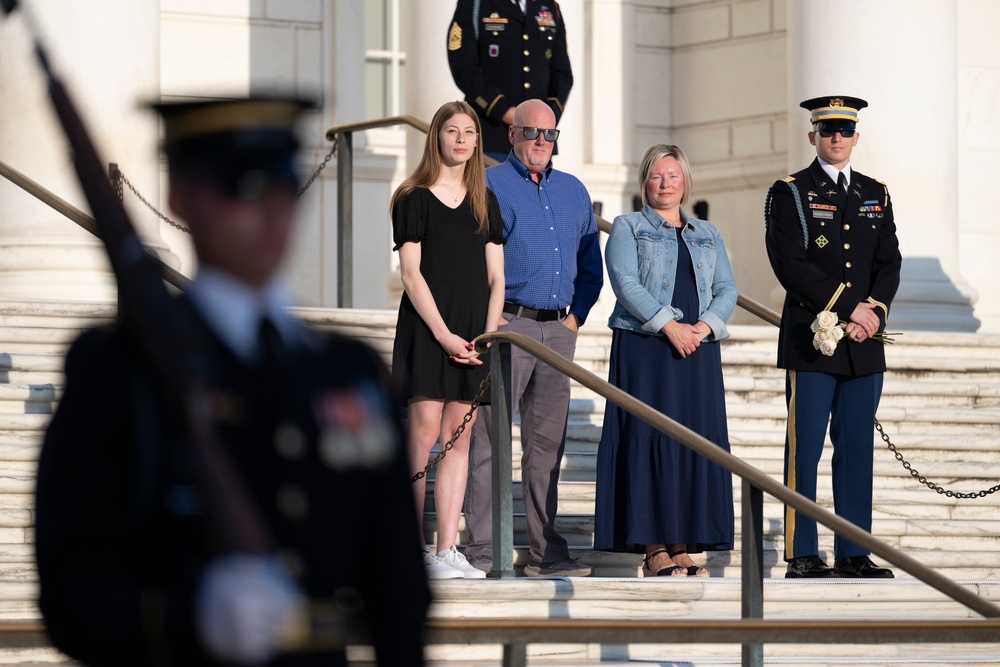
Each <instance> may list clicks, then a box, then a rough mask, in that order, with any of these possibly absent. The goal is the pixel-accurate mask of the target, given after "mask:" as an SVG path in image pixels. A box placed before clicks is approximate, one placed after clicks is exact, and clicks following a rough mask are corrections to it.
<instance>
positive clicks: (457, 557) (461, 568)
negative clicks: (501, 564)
mask: <svg viewBox="0 0 1000 667" xmlns="http://www.w3.org/2000/svg"><path fill="white" fill-rule="evenodd" d="M437 555H438V558H439V559H441V562H443V563H444V564H445V565H447V566H449V567H452V568H454V569H455V571H456V572H460V573H461V574H462V576H463V577H465V578H466V579H485V578H486V573H485V572H483V571H482V570H479V569H476V568H474V567H473V566H472V565H470V564H469V561H467V560H465V555H463V554H462V552H461V551H459V550H458V549H456V548H455V547H454V545H452V547H451V548H450V549H446V550H445V551H439V552H437Z"/></svg>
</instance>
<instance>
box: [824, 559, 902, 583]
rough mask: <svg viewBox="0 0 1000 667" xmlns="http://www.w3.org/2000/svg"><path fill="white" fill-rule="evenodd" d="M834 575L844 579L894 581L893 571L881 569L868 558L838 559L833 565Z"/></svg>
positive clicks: (885, 568)
mask: <svg viewBox="0 0 1000 667" xmlns="http://www.w3.org/2000/svg"><path fill="white" fill-rule="evenodd" d="M833 571H834V573H835V574H836V575H837V576H838V577H841V578H843V579H861V578H864V579H893V578H894V575H893V574H892V570H890V569H889V568H887V567H879V566H878V565H876V564H875V563H873V562H872V559H871V558H869V557H868V556H849V557H847V558H838V559H837V560H836V561H834V563H833Z"/></svg>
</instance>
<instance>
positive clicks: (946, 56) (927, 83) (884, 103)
mask: <svg viewBox="0 0 1000 667" xmlns="http://www.w3.org/2000/svg"><path fill="white" fill-rule="evenodd" d="M918 4H919V10H918V9H917V8H916V7H915V5H914V3H912V2H909V1H908V0H881V1H880V2H869V1H867V0H802V1H798V0H797V1H796V2H789V3H788V67H789V77H788V81H789V99H788V127H789V130H788V132H789V139H788V145H789V150H788V153H789V172H794V171H798V170H800V169H802V168H803V167H804V166H805V165H807V164H808V163H809V162H810V161H811V160H812V159H813V158H814V157H815V156H816V154H815V149H814V148H813V147H812V146H810V145H809V143H808V141H807V140H806V133H807V132H808V131H809V129H810V128H809V117H808V112H806V111H805V110H804V109H801V108H799V106H798V104H799V102H800V101H802V100H805V99H808V98H811V97H818V96H820V95H851V96H855V97H860V98H863V99H865V100H867V101H868V103H869V104H870V107H869V108H867V109H864V110H862V111H861V112H860V114H859V123H858V131H859V135H860V141H859V143H858V146H857V148H855V149H854V153H853V155H852V159H851V165H852V167H854V168H856V169H857V170H858V171H860V172H862V173H864V174H867V175H869V176H872V177H874V178H878V179H879V180H882V181H885V182H886V183H887V184H888V186H889V193H890V195H891V196H892V200H893V208H894V213H895V219H896V226H897V230H898V232H897V233H898V236H899V240H900V247H901V250H902V253H903V270H902V281H901V284H900V287H899V292H898V293H897V295H896V299H895V301H894V302H893V306H892V309H891V311H890V315H889V322H890V328H891V329H892V330H902V331H905V330H913V329H923V330H936V331H975V330H976V329H977V328H978V327H979V321H978V320H977V319H976V318H975V317H973V314H972V304H973V303H974V302H975V300H976V297H977V293H976V290H975V289H973V288H972V287H971V286H970V285H969V284H968V283H967V282H966V281H965V279H964V278H962V276H961V274H960V272H959V267H958V232H959V229H958V149H957V142H958V111H957V103H956V100H957V98H958V74H957V53H958V51H957V10H956V6H955V3H954V2H952V0H921V2H920V3H918ZM928 35H933V39H928V38H927V36H928Z"/></svg>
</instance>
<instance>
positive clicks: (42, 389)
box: [0, 383, 62, 414]
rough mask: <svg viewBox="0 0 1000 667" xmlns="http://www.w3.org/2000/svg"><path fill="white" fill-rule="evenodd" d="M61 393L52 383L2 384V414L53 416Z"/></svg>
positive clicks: (0, 402)
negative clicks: (22, 413)
mask: <svg viewBox="0 0 1000 667" xmlns="http://www.w3.org/2000/svg"><path fill="white" fill-rule="evenodd" d="M61 393H62V389H61V387H59V388H57V387H56V385H54V384H51V383H47V384H0V414H4V413H14V414H17V413H21V412H25V413H35V414H51V413H52V411H53V410H54V409H55V404H56V402H57V401H58V400H59V396H60V395H61Z"/></svg>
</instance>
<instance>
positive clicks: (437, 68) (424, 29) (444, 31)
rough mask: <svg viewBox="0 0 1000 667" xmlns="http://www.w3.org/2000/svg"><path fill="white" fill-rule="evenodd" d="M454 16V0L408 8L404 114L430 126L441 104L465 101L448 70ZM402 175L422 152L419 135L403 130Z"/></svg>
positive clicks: (437, 0)
mask: <svg viewBox="0 0 1000 667" xmlns="http://www.w3.org/2000/svg"><path fill="white" fill-rule="evenodd" d="M454 15H455V0H421V1H420V3H419V8H418V7H417V6H416V5H411V7H410V11H409V22H408V25H405V26H400V29H401V30H407V31H409V35H408V36H409V46H408V47H407V51H406V102H405V105H404V108H403V113H404V114H409V115H410V116H415V117H416V118H419V119H420V120H422V121H424V122H425V123H429V122H431V118H432V117H433V116H434V112H435V111H437V110H438V108H439V107H440V106H441V105H442V104H444V103H445V102H450V101H454V100H461V99H465V95H463V94H462V91H461V90H459V88H458V86H456V85H455V81H454V79H452V78H451V69H449V67H448V28H449V26H451V19H452V16H454ZM406 132H407V135H406V171H407V173H409V172H410V171H412V170H413V168H414V167H416V166H417V163H418V162H419V161H420V156H421V155H422V154H423V152H424V142H425V140H426V139H425V137H426V135H424V134H423V133H422V132H416V131H414V130H409V129H408V130H407V131H406Z"/></svg>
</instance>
